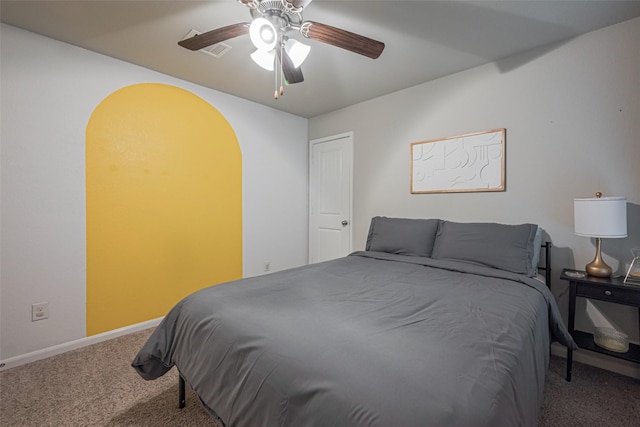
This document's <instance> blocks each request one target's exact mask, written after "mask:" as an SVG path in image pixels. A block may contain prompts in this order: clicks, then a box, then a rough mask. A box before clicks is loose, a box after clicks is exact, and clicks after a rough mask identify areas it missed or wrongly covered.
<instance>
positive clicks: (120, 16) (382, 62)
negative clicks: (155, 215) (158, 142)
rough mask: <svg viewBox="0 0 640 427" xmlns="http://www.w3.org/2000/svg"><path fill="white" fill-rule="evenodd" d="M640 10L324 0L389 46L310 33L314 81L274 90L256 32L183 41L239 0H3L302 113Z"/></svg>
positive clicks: (322, 4)
mask: <svg viewBox="0 0 640 427" xmlns="http://www.w3.org/2000/svg"><path fill="white" fill-rule="evenodd" d="M638 16H640V1H638V0H636V1H611V0H608V1H597V0H563V1H541V0H535V1H533V0H517V1H504V0H503V1H452V0H449V1H326V0H314V1H313V2H312V3H311V4H309V5H308V6H307V7H306V8H305V10H304V12H303V17H304V19H306V20H313V21H316V22H320V23H323V24H329V25H332V26H336V27H340V28H344V29H346V30H349V31H352V32H355V33H358V34H362V35H364V36H367V37H371V38H374V39H376V40H380V41H382V42H384V43H385V44H386V48H385V50H384V52H383V53H382V55H381V56H380V58H378V59H376V60H372V59H369V58H366V57H363V56H360V55H357V54H354V53H351V52H349V51H345V50H342V49H339V48H337V47H333V46H329V45H326V44H322V43H319V42H316V41H313V40H306V41H305V43H308V44H310V45H311V54H310V55H309V58H308V59H307V60H306V62H305V63H304V64H303V66H302V70H303V73H304V78H305V81H304V82H303V83H299V84H296V85H291V86H288V87H286V88H285V94H284V96H283V97H281V98H280V99H279V100H274V99H273V91H274V81H273V80H274V79H273V75H272V74H271V73H269V72H267V71H264V70H262V69H261V68H259V67H258V66H257V65H255V64H254V63H253V62H252V61H251V60H250V58H249V54H250V53H251V52H252V51H253V48H252V45H251V42H250V40H249V37H247V36H241V37H237V38H235V39H231V40H228V41H227V42H225V43H227V44H228V45H230V46H231V47H232V49H231V50H230V51H229V52H227V53H226V54H225V55H224V56H222V57H221V58H218V59H216V58H214V57H212V56H210V55H205V54H203V53H201V52H192V51H189V50H186V49H184V48H182V47H180V46H178V45H177V42H178V41H179V40H181V39H182V38H183V37H184V36H185V35H186V34H187V33H188V32H189V30H190V29H192V28H193V29H196V30H198V31H200V32H205V31H209V30H212V29H215V28H219V27H222V26H226V25H230V24H235V23H238V22H248V21H249V20H250V14H249V9H248V8H246V7H245V6H244V5H242V4H241V3H238V2H236V1H234V0H215V1H187V0H182V1H155V0H142V1H122V0H110V1H99V0H91V1H89V0H85V1H68V0H65V1H51V0H49V1H30V0H18V1H8V0H1V1H0V18H1V20H2V22H4V23H7V24H10V25H14V26H16V27H21V28H24V29H27V30H30V31H33V32H35V33H39V34H43V35H45V36H48V37H51V38H54V39H57V40H61V41H64V42H67V43H71V44H73V45H77V46H80V47H83V48H86V49H89V50H92V51H95V52H99V53H102V54H105V55H108V56H112V57H114V58H119V59H122V60H124V61H127V62H131V63H133V64H137V65H140V66H143V67H146V68H149V69H152V70H156V71H159V72H162V73H164V74H168V75H171V76H175V77H178V78H181V79H184V80H187V81H191V82H194V83H198V84H200V85H203V86H206V87H210V88H212V89H216V90H219V91H222V92H226V93H229V94H232V95H236V96H239V97H242V98H246V99H250V100H253V101H255V102H258V103H261V104H265V105H269V106H271V107H273V108H277V109H279V110H283V111H287V112H290V113H293V114H296V115H299V116H302V117H313V116H316V115H318V114H322V113H325V112H329V111H333V110H336V109H339V108H342V107H345V106H348V105H352V104H356V103H358V102H362V101H365V100H368V99H372V98H375V97H378V96H381V95H384V94H387V93H391V92H395V91H397V90H400V89H404V88H407V87H411V86H414V85H417V84H420V83H423V82H426V81H429V80H433V79H436V78H438V77H442V76H445V75H448V74H452V73H456V72H458V71H462V70H465V69H468V68H472V67H475V66H477V65H481V64H486V63H489V62H494V61H497V62H496V66H497V67H498V69H500V70H501V71H508V70H509V69H512V68H514V67H517V66H518V64H517V62H514V61H503V62H501V61H498V60H500V59H502V58H505V57H507V56H510V55H513V54H515V53H519V52H524V51H527V50H530V49H533V48H536V47H541V46H546V45H550V44H552V43H557V42H561V41H563V40H567V39H570V38H572V37H575V36H577V35H579V34H582V33H585V32H589V31H592V30H595V29H598V28H602V27H605V26H608V25H612V24H615V23H618V22H622V21H625V20H628V19H632V18H635V17H638ZM296 38H298V39H300V40H304V39H303V38H302V37H301V36H299V37H296ZM550 48H552V47H550ZM544 51H545V50H544V49H541V50H540V54H543V53H544ZM528 58H529V60H530V59H531V58H530V57H528Z"/></svg>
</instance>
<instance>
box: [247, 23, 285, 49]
mask: <svg viewBox="0 0 640 427" xmlns="http://www.w3.org/2000/svg"><path fill="white" fill-rule="evenodd" d="M249 37H251V42H252V43H253V45H254V46H255V47H256V48H257V49H259V50H264V51H269V50H272V49H273V48H274V47H276V43H277V42H278V33H277V32H276V28H275V27H274V26H273V24H272V23H271V22H269V20H268V19H266V18H256V19H254V20H253V22H251V25H250V26H249Z"/></svg>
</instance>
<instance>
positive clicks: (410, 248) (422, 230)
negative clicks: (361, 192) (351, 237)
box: [365, 216, 439, 257]
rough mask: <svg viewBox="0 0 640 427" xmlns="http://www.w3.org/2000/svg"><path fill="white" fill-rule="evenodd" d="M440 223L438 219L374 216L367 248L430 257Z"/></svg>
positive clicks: (368, 249)
mask: <svg viewBox="0 0 640 427" xmlns="http://www.w3.org/2000/svg"><path fill="white" fill-rule="evenodd" d="M438 223H439V220H437V219H411V218H387V217H383V216H376V217H373V218H372V219H371V226H370V227H369V236H368V237H367V245H366V248H365V249H366V250H367V251H376V252H388V253H392V254H398V255H412V256H422V257H430V256H431V252H432V251H433V242H434V240H435V238H436V231H437V230H438Z"/></svg>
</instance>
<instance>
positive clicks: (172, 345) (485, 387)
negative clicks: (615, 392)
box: [132, 252, 574, 427]
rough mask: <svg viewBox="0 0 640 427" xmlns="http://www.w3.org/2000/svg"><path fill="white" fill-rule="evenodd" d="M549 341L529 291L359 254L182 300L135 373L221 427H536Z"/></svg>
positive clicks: (510, 277) (526, 284)
mask: <svg viewBox="0 0 640 427" xmlns="http://www.w3.org/2000/svg"><path fill="white" fill-rule="evenodd" d="M552 339H556V340H558V341H560V342H562V343H563V344H565V345H571V346H574V344H573V341H572V340H571V337H570V336H569V334H568V333H567V332H566V329H565V328H564V326H563V324H562V321H561V320H560V317H559V313H558V308H557V306H556V303H555V301H554V298H553V296H552V295H551V293H550V292H549V290H548V289H547V288H546V286H545V285H544V284H542V283H541V282H539V281H537V280H535V279H530V278H527V277H524V276H520V275H517V274H512V273H507V272H503V271H500V270H495V269H489V268H484V267H479V266H475V265H470V264H463V263H455V262H446V261H438V260H432V259H430V258H420V257H407V256H400V255H391V254H385V253H379V252H356V253H354V254H352V255H350V256H348V257H345V258H341V259H338V260H334V261H328V262H324V263H319V264H313V265H309V266H305V267H300V268H297V269H292V270H287V271H283V272H279V273H273V274H270V275H266V276H260V277H256V278H248V279H243V280H240V281H235V282H229V283H225V284H220V285H217V286H212V287H210V288H206V289H203V290H201V291H198V292H196V293H194V294H192V295H190V296H188V297H186V298H185V299H184V300H182V301H181V302H179V303H178V304H177V305H176V306H175V307H174V308H173V309H172V310H171V311H170V312H169V313H168V314H167V316H166V317H165V318H164V319H163V321H162V323H161V324H160V325H159V326H158V327H157V329H156V330H155V331H154V333H153V334H152V336H151V337H150V338H149V340H148V342H147V343H146V344H145V345H144V346H143V348H142V349H141V350H140V352H139V353H138V355H137V356H136V358H135V360H134V361H133V363H132V365H133V366H134V368H135V369H136V370H137V371H138V373H139V374H140V375H141V376H142V377H143V378H145V379H149V380H151V379H155V378H157V377H159V376H161V375H163V374H164V373H166V372H167V371H168V370H169V369H171V367H172V366H174V365H175V366H177V368H178V370H179V371H180V373H181V375H182V376H183V378H184V379H185V380H186V382H187V384H188V385H189V386H190V387H191V388H192V389H193V390H195V392H196V393H197V394H198V396H199V397H200V399H201V400H202V402H203V403H204V405H205V407H206V408H207V409H208V410H209V411H210V412H211V413H212V414H213V415H216V416H218V417H220V419H221V420H222V421H223V422H224V423H225V424H226V425H227V426H251V427H253V426H293V427H306V426H335V427H337V426H385V427H400V426H411V427H415V426H492V427H495V426H534V425H536V424H537V420H538V411H539V408H540V405H541V402H542V393H543V387H544V380H545V373H546V370H547V366H548V361H549V344H550V340H552Z"/></svg>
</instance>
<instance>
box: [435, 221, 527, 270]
mask: <svg viewBox="0 0 640 427" xmlns="http://www.w3.org/2000/svg"><path fill="white" fill-rule="evenodd" d="M537 229H538V226H537V225H534V224H521V225H506V224H494V223H457V222H450V221H441V222H440V226H439V227H438V232H437V233H436V241H435V243H434V247H433V254H432V257H433V258H435V259H448V260H454V261H465V262H471V263H474V264H480V265H484V266H487V267H493V268H499V269H501V270H506V271H511V272H513V273H519V274H526V275H527V276H531V277H533V276H535V275H536V274H537V269H535V268H533V265H532V262H533V258H534V247H533V241H534V239H535V235H536V231H537ZM538 250H539V249H538Z"/></svg>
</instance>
